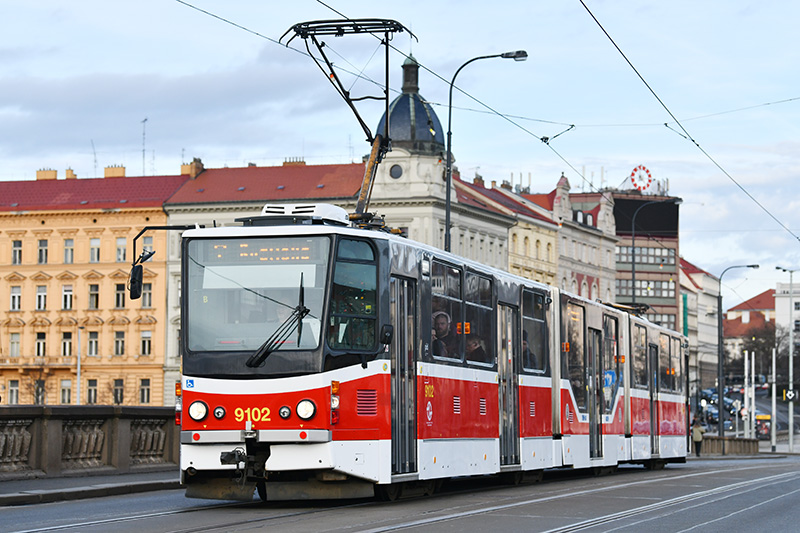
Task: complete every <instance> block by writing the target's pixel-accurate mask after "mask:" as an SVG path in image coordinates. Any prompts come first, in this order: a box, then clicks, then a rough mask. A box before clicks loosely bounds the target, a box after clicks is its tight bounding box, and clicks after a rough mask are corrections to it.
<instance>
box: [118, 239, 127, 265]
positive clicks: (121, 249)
mask: <svg viewBox="0 0 800 533" xmlns="http://www.w3.org/2000/svg"><path fill="white" fill-rule="evenodd" d="M126 249H127V244H126V239H125V237H117V263H124V262H125V250H126Z"/></svg>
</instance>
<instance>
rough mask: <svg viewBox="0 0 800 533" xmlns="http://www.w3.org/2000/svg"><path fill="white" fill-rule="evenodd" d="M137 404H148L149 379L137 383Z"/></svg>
mask: <svg viewBox="0 0 800 533" xmlns="http://www.w3.org/2000/svg"><path fill="white" fill-rule="evenodd" d="M139 403H150V380H149V379H143V380H141V381H140V382H139Z"/></svg>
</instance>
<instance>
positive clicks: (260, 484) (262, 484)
mask: <svg viewBox="0 0 800 533" xmlns="http://www.w3.org/2000/svg"><path fill="white" fill-rule="evenodd" d="M256 492H258V497H259V498H261V501H262V502H266V501H267V482H266V481H264V480H261V481H256Z"/></svg>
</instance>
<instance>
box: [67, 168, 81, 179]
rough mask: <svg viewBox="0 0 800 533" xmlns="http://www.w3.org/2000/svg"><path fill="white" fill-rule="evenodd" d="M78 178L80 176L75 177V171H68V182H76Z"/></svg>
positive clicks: (69, 169)
mask: <svg viewBox="0 0 800 533" xmlns="http://www.w3.org/2000/svg"><path fill="white" fill-rule="evenodd" d="M77 177H78V176H76V175H75V171H74V170H72V169H71V168H68V169H67V179H68V180H74V179H76V178H77Z"/></svg>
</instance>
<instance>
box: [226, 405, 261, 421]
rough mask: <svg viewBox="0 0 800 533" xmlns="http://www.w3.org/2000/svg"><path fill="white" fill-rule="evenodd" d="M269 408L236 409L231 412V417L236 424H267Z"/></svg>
mask: <svg viewBox="0 0 800 533" xmlns="http://www.w3.org/2000/svg"><path fill="white" fill-rule="evenodd" d="M269 413H270V410H269V407H246V408H244V409H243V408H241V407H237V408H236V409H234V410H233V416H234V418H235V419H236V421H237V422H242V421H245V420H247V421H249V422H269V421H270V419H269Z"/></svg>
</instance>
